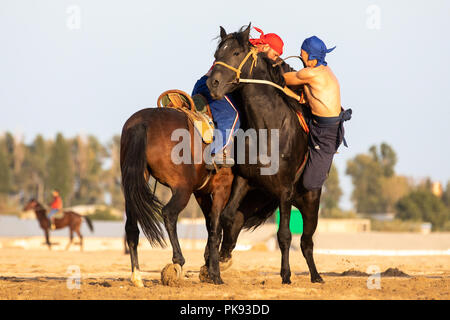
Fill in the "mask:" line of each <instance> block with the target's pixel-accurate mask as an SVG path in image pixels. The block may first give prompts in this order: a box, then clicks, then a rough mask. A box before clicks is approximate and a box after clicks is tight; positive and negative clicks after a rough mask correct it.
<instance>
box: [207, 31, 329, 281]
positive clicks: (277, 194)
mask: <svg viewBox="0 0 450 320" xmlns="http://www.w3.org/2000/svg"><path fill="white" fill-rule="evenodd" d="M220 30H221V31H220V36H221V41H220V44H219V46H218V48H217V50H216V53H215V58H216V62H215V66H214V68H213V69H212V73H211V76H210V77H209V78H208V81H207V86H208V88H209V89H210V92H211V96H212V97H213V98H214V99H221V98H223V96H224V95H225V94H228V93H230V92H232V91H235V92H236V93H237V94H236V95H235V96H237V99H238V105H240V106H241V109H242V111H243V114H245V115H246V121H245V122H242V128H243V129H249V128H252V129H256V130H259V129H268V130H269V131H272V130H278V133H279V150H275V151H279V154H278V157H277V159H275V160H276V161H277V162H278V164H279V167H278V168H279V169H278V172H276V173H275V174H272V175H261V173H260V169H261V168H264V167H265V166H266V165H264V164H263V163H262V161H260V159H258V162H257V164H238V165H237V166H235V167H234V168H233V173H234V174H235V178H234V182H233V188H232V193H231V195H230V199H229V202H228V204H227V206H226V208H225V210H224V212H223V213H222V222H221V225H222V227H223V242H222V248H221V252H220V259H221V261H226V260H228V259H231V251H232V250H233V248H234V247H235V245H236V241H237V237H238V235H239V232H240V230H241V229H242V228H243V227H244V228H252V227H256V226H258V225H259V224H261V223H263V222H264V220H265V219H267V218H268V217H269V216H270V215H271V214H272V213H273V211H274V210H275V209H276V207H277V206H278V205H279V207H280V225H279V229H278V233H277V236H278V243H279V247H280V249H281V257H282V259H281V272H280V274H281V277H282V282H283V283H286V284H288V283H290V282H291V281H290V276H291V271H290V266H289V248H290V244H291V240H292V235H291V232H290V229H289V222H290V215H291V205H295V206H296V207H297V208H299V209H300V211H301V213H302V217H303V222H304V229H303V234H302V237H301V249H302V253H303V256H304V257H305V259H306V262H307V264H308V267H309V271H310V275H311V282H323V280H322V278H321V276H320V275H319V273H318V272H317V269H316V266H315V263H314V259H313V240H312V236H313V234H314V232H315V230H316V227H317V220H318V209H319V202H320V195H321V189H319V190H314V191H308V190H306V189H305V188H304V187H303V184H302V176H301V174H302V169H303V164H304V163H305V159H306V158H305V156H306V154H307V152H308V143H307V141H308V140H307V139H308V138H307V134H306V133H305V131H304V130H303V129H302V128H301V126H300V125H299V122H298V118H297V114H296V111H299V112H302V113H305V112H308V109H306V108H304V107H302V106H301V105H300V104H298V103H296V102H295V100H294V99H291V98H289V97H287V96H286V95H285V94H284V93H283V92H282V91H281V90H279V88H280V87H283V85H284V84H285V83H284V78H283V76H282V71H281V69H280V67H278V68H274V67H273V65H272V64H273V62H272V61H271V60H269V59H268V58H267V57H266V55H265V54H262V53H259V54H257V53H256V52H255V48H254V47H253V46H252V45H251V44H250V42H249V33H250V25H249V26H248V27H247V28H246V29H245V30H243V31H240V32H235V33H231V34H227V33H226V31H225V30H224V29H223V28H222V27H221V29H220ZM242 78H250V79H258V80H268V81H271V82H274V83H276V84H277V85H278V86H279V87H278V88H275V87H273V86H269V85H267V84H260V83H257V84H242V83H241V82H243V80H242ZM239 100H240V101H239ZM269 147H270V146H269ZM269 150H270V149H269ZM273 151H274V150H272V152H273ZM246 153H248V148H247V149H246ZM258 190H264V192H265V193H266V195H264V194H263V195H262V196H261V195H258V193H259V192H260V191H258ZM251 193H253V194H254V196H256V198H258V197H259V198H260V199H261V200H260V201H261V202H260V203H258V202H256V201H255V200H253V201H250V202H247V200H246V196H247V195H250V194H251ZM262 201H264V202H262ZM249 205H253V206H254V205H259V207H261V208H262V207H265V208H266V209H261V210H259V211H256V212H254V213H253V214H246V213H245V212H242V210H241V208H242V207H245V206H249Z"/></svg>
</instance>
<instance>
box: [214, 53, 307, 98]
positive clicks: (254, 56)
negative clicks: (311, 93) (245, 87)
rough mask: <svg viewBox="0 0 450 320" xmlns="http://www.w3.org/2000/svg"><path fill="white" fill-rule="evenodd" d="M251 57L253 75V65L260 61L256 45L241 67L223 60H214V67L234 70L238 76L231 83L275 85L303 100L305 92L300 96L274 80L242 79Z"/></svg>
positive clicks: (288, 94)
mask: <svg viewBox="0 0 450 320" xmlns="http://www.w3.org/2000/svg"><path fill="white" fill-rule="evenodd" d="M250 57H251V58H252V59H253V61H252V65H251V67H250V75H251V74H252V71H253V67H255V66H256V63H257V62H258V49H257V48H256V47H252V48H251V49H250V51H249V52H248V53H247V55H246V56H245V58H244V59H243V60H242V61H241V63H240V64H239V67H237V68H235V67H233V66H230V65H229V64H226V63H225V62H222V61H216V62H214V65H213V67H214V66H216V65H221V66H224V67H225V68H228V69H230V70H232V71H234V72H235V73H236V78H235V79H234V80H233V81H231V82H230V83H236V84H239V83H240V82H242V83H254V84H267V85H270V86H272V87H275V88H277V89H279V90H281V91H283V92H284V93H285V94H286V95H287V96H289V97H291V98H294V99H295V100H297V101H299V102H302V101H303V94H302V96H299V95H298V94H296V93H295V92H294V91H292V90H291V89H289V88H288V87H287V86H285V87H284V88H283V87H281V86H279V85H278V84H276V83H273V82H272V81H268V80H260V79H241V73H242V68H243V67H244V65H245V63H246V62H247V61H248V59H250Z"/></svg>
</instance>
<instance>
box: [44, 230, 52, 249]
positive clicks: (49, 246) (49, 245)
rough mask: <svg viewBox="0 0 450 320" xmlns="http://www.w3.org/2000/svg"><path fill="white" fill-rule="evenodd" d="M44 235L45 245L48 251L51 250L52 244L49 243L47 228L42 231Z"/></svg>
mask: <svg viewBox="0 0 450 320" xmlns="http://www.w3.org/2000/svg"><path fill="white" fill-rule="evenodd" d="M44 233H45V243H47V246H48V249H49V250H52V244H51V242H50V234H49V232H48V228H46V229H44Z"/></svg>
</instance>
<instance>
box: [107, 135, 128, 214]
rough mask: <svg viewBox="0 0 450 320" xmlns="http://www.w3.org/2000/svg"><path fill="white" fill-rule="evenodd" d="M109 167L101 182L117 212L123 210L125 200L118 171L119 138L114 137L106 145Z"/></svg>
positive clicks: (117, 136)
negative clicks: (103, 183)
mask: <svg viewBox="0 0 450 320" xmlns="http://www.w3.org/2000/svg"><path fill="white" fill-rule="evenodd" d="M108 155H109V159H110V161H111V162H110V167H109V169H108V170H106V171H105V172H104V175H103V181H104V182H105V187H106V190H107V191H108V193H109V196H110V198H111V205H112V206H113V207H115V208H117V209H119V210H125V200H124V197H123V193H122V184H121V181H122V180H121V179H122V175H121V171H120V136H119V135H116V136H114V137H113V138H112V139H111V141H110V143H109V144H108Z"/></svg>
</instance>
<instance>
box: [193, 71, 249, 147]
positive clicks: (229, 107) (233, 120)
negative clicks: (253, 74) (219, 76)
mask: <svg viewBox="0 0 450 320" xmlns="http://www.w3.org/2000/svg"><path fill="white" fill-rule="evenodd" d="M207 79H208V76H203V77H201V78H200V79H199V80H198V81H197V82H196V83H195V86H194V89H193V90H192V95H196V94H198V93H200V94H202V95H203V96H204V97H205V98H206V99H207V100H208V104H209V107H210V108H211V113H212V116H213V118H214V119H213V120H214V122H215V123H216V130H215V131H214V141H213V144H212V146H211V154H217V153H219V152H221V151H222V150H223V148H225V147H226V146H228V145H229V144H230V143H232V141H233V135H234V133H235V132H236V131H237V130H238V129H239V126H240V121H239V112H238V110H237V109H236V107H235V104H234V102H233V100H232V97H231V96H230V95H226V96H225V98H223V99H222V100H214V99H213V98H212V97H211V94H210V92H209V89H208V87H207V86H206V80H207ZM219 136H221V137H219Z"/></svg>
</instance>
